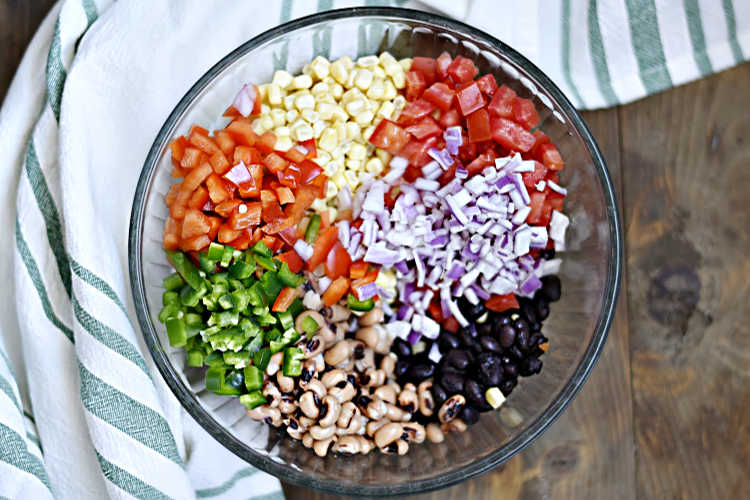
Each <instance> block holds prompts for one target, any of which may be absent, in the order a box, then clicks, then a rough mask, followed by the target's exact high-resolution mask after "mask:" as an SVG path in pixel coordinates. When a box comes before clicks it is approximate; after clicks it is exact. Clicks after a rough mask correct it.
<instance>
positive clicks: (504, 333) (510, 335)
mask: <svg viewBox="0 0 750 500" xmlns="http://www.w3.org/2000/svg"><path fill="white" fill-rule="evenodd" d="M498 339H499V340H500V345H501V346H502V347H503V348H505V349H507V348H508V347H510V346H512V345H513V343H514V342H515V341H516V329H515V328H513V327H512V326H511V325H503V326H502V327H500V331H499V332H498Z"/></svg>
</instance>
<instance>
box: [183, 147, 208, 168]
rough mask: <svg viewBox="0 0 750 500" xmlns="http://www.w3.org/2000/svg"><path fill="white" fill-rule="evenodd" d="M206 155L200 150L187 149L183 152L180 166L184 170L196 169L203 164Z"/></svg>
mask: <svg viewBox="0 0 750 500" xmlns="http://www.w3.org/2000/svg"><path fill="white" fill-rule="evenodd" d="M205 156H206V154H205V153H204V152H203V151H201V150H200V149H198V148H193V147H190V146H188V147H186V148H185V151H183V152H182V159H181V160H180V166H181V167H182V168H195V167H197V166H198V165H200V164H201V163H202V162H203V158H205Z"/></svg>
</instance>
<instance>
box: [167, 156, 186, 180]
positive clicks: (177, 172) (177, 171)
mask: <svg viewBox="0 0 750 500" xmlns="http://www.w3.org/2000/svg"><path fill="white" fill-rule="evenodd" d="M189 171H190V170H188V169H186V168H182V167H181V166H180V165H179V164H178V165H175V160H174V159H172V172H171V173H170V174H169V175H170V176H171V177H172V178H173V179H179V178H180V177H185V176H186V175H187V173H188V172H189Z"/></svg>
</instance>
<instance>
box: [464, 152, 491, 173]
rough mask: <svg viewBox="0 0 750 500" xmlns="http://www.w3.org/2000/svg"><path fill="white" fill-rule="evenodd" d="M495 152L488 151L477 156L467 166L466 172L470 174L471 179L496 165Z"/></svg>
mask: <svg viewBox="0 0 750 500" xmlns="http://www.w3.org/2000/svg"><path fill="white" fill-rule="evenodd" d="M495 158H496V156H495V154H494V152H491V151H488V152H485V153H482V154H481V155H479V156H477V157H476V158H475V159H474V160H472V162H471V163H469V164H468V165H467V166H466V170H467V171H468V172H469V177H473V176H474V175H476V174H478V173H481V172H482V170H484V169H485V168H487V167H491V166H493V165H494V164H495Z"/></svg>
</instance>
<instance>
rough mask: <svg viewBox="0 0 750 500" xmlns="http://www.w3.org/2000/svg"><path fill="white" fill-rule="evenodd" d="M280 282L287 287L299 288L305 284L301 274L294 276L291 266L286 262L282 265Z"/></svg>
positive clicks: (279, 273) (279, 274)
mask: <svg viewBox="0 0 750 500" xmlns="http://www.w3.org/2000/svg"><path fill="white" fill-rule="evenodd" d="M278 276H279V280H280V281H281V282H282V283H283V284H284V285H286V286H290V287H292V288H297V287H298V286H300V285H301V284H302V283H304V282H305V278H304V277H303V276H300V275H299V274H294V273H293V272H292V271H291V270H290V269H289V264H287V263H286V262H282V263H281V269H279V272H278Z"/></svg>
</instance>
